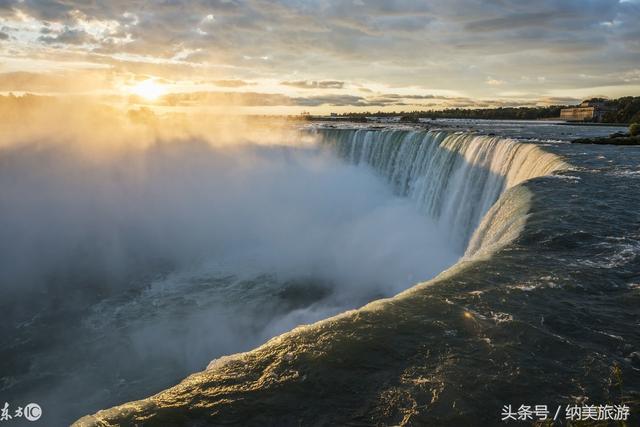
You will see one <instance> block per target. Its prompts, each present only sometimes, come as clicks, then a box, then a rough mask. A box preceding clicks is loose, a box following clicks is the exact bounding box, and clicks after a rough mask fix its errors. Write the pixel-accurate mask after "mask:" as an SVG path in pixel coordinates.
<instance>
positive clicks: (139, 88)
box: [129, 79, 166, 101]
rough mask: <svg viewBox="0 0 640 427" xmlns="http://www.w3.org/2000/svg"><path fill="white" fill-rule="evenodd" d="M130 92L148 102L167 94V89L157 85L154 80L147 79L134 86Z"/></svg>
mask: <svg viewBox="0 0 640 427" xmlns="http://www.w3.org/2000/svg"><path fill="white" fill-rule="evenodd" d="M129 91H130V92H131V93H132V94H134V95H138V96H139V97H141V98H144V99H146V100H147V101H155V100H156V99H158V98H160V97H161V96H162V95H164V94H165V93H166V90H165V88H164V87H163V86H162V85H160V84H158V83H156V82H155V81H154V79H147V80H145V81H143V82H140V83H138V84H137V85H135V86H132V87H131V88H130V89H129Z"/></svg>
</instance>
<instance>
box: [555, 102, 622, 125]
mask: <svg viewBox="0 0 640 427" xmlns="http://www.w3.org/2000/svg"><path fill="white" fill-rule="evenodd" d="M609 111H613V109H612V108H611V107H609V106H607V105H606V101H605V100H602V99H593V100H586V101H582V103H581V104H580V105H579V106H578V107H573V108H563V109H562V110H560V118H561V119H562V120H566V121H568V122H601V121H602V118H603V117H604V115H605V114H606V113H607V112H609Z"/></svg>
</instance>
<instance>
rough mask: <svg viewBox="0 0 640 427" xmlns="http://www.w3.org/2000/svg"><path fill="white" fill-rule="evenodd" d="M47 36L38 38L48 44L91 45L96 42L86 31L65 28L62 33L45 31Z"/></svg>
mask: <svg viewBox="0 0 640 427" xmlns="http://www.w3.org/2000/svg"><path fill="white" fill-rule="evenodd" d="M44 33H45V35H42V36H40V37H39V38H38V40H39V41H41V42H43V43H47V44H56V43H59V44H69V45H81V44H86V43H91V42H93V41H94V38H93V36H92V35H90V34H89V33H87V32H86V31H84V30H74V29H70V28H65V29H64V31H62V32H60V33H55V32H52V31H51V30H46V31H44ZM50 34H51V35H50Z"/></svg>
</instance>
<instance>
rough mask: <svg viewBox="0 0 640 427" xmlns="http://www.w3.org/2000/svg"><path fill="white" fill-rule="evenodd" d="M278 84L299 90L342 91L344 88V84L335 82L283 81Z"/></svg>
mask: <svg viewBox="0 0 640 427" xmlns="http://www.w3.org/2000/svg"><path fill="white" fill-rule="evenodd" d="M280 84H281V85H285V86H293V87H297V88H300V89H342V88H343V87H344V82H341V81H337V80H320V81H317V80H298V81H284V82H280Z"/></svg>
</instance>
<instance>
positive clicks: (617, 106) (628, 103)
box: [602, 96, 640, 123]
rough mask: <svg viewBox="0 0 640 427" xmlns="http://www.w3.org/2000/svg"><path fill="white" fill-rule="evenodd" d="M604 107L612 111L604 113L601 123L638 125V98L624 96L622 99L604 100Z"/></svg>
mask: <svg viewBox="0 0 640 427" xmlns="http://www.w3.org/2000/svg"><path fill="white" fill-rule="evenodd" d="M605 105H607V106H610V107H611V108H613V109H614V110H613V111H610V112H607V113H605V115H604V117H603V118H602V121H603V122H605V123H640V96H625V97H623V98H618V99H612V100H606V101H605Z"/></svg>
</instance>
